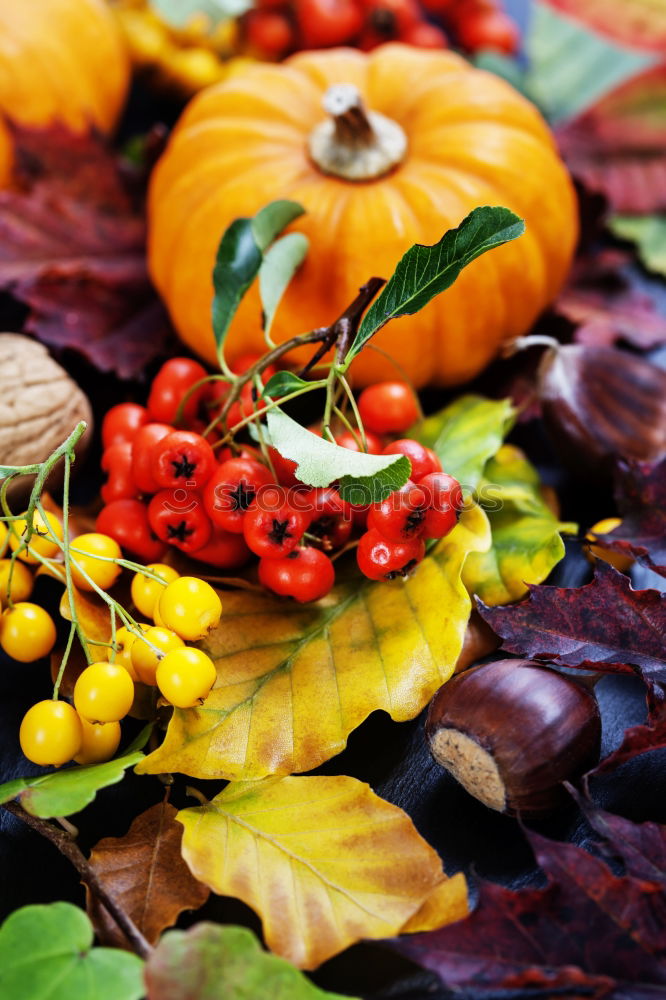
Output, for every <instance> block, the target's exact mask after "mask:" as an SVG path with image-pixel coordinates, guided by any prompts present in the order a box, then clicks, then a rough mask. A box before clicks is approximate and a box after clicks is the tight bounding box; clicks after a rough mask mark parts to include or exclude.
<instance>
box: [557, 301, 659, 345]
mask: <svg viewBox="0 0 666 1000" xmlns="http://www.w3.org/2000/svg"><path fill="white" fill-rule="evenodd" d="M555 309H556V310H557V312H558V313H560V314H561V315H562V316H565V317H566V318H567V319H568V320H570V321H571V322H572V323H575V324H576V326H577V327H578V329H577V330H576V340H577V341H578V343H580V344H589V345H592V346H594V347H600V346H610V345H612V344H614V343H615V342H616V341H617V340H624V341H626V342H627V343H629V344H633V345H634V346H635V347H640V348H642V349H643V350H648V349H649V348H652V347H656V346H657V345H658V344H663V343H666V316H661V315H659V313H658V312H657V311H656V309H655V306H654V303H653V301H652V299H650V298H649V296H647V295H643V294H641V293H640V292H636V291H634V290H631V289H630V290H628V291H626V290H622V291H619V292H618V291H615V292H611V291H609V290H606V289H602V288H584V287H581V288H576V287H569V288H565V290H564V291H563V292H562V294H561V295H560V297H559V298H558V300H557V302H556V303H555Z"/></svg>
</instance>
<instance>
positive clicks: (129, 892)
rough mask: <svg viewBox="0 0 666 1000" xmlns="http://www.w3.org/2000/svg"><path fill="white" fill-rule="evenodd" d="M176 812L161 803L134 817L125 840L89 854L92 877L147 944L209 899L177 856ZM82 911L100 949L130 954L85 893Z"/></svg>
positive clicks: (101, 844) (106, 841) (100, 908)
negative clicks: (103, 888) (133, 924)
mask: <svg viewBox="0 0 666 1000" xmlns="http://www.w3.org/2000/svg"><path fill="white" fill-rule="evenodd" d="M176 813H177V810H176V809H175V808H174V807H173V806H172V805H170V804H169V803H168V802H161V803H159V804H158V805H156V806H153V807H152V808H151V809H148V810H147V811H146V812H144V813H142V814H141V815H140V816H137V818H136V819H135V820H134V822H133V823H132V825H131V827H130V828H129V830H128V831H127V833H126V834H125V836H124V837H106V838H105V839H104V840H100V842H99V843H98V844H97V845H96V846H95V847H94V848H93V850H92V854H91V855H90V864H91V867H92V869H93V871H94V872H95V874H96V875H97V876H98V878H99V879H100V880H101V882H102V884H103V885H104V887H105V888H106V889H108V891H109V892H110V893H111V894H112V895H113V896H114V898H115V899H117V900H118V903H119V904H120V905H121V906H122V908H123V910H125V912H126V913H127V914H128V915H129V916H130V917H131V918H132V920H133V921H134V923H135V924H136V926H137V927H138V928H139V930H140V931H141V932H142V934H143V935H144V937H145V938H146V939H147V940H148V941H149V942H150V943H151V944H156V943H157V941H158V940H159V937H160V934H161V933H162V931H163V930H164V929H165V928H166V927H172V926H173V925H174V924H175V922H176V920H177V919H178V915H179V914H180V913H182V912H183V910H198V909H199V907H200V906H203V904H204V903H205V902H206V900H207V899H208V896H209V895H210V890H209V889H208V887H207V886H205V885H203V884H202V883H201V882H199V881H197V879H195V878H194V876H193V875H192V874H191V873H190V870H189V868H188V867H187V865H186V864H185V862H184V861H183V859H182V857H181V853H180V850H181V841H182V839H183V828H182V826H181V825H180V823H176V822H175V817H176ZM86 906H87V909H88V915H89V917H90V919H91V920H92V923H93V926H94V928H95V933H96V934H97V936H98V938H99V939H100V941H101V943H102V944H106V945H111V946H113V947H116V948H128V949H130V950H131V945H130V944H129V942H128V941H127V939H126V938H125V935H124V934H123V932H122V931H121V930H120V928H119V927H118V926H117V924H116V923H115V921H114V920H113V918H112V917H111V916H110V915H109V913H108V911H107V910H106V909H105V908H104V907H103V906H102V905H101V904H100V903H99V902H98V901H97V900H96V899H95V897H94V896H92V895H91V893H90V892H88V891H87V892H86Z"/></svg>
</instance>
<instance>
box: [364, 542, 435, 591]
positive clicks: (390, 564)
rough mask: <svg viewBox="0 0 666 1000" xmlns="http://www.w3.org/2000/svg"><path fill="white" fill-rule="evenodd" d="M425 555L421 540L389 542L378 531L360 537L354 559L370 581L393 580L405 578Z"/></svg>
mask: <svg viewBox="0 0 666 1000" xmlns="http://www.w3.org/2000/svg"><path fill="white" fill-rule="evenodd" d="M424 555H425V542H424V541H423V539H422V538H412V539H411V540H410V541H408V542H390V541H389V540H388V539H387V538H384V536H383V535H380V534H379V532H378V531H374V530H370V531H366V533H365V534H364V535H361V538H360V541H359V543H358V548H357V550H356V559H357V562H358V567H359V569H360V570H361V572H362V573H363V574H364V575H365V576H367V577H369V578H370V579H371V580H394V579H395V578H396V577H398V576H406V575H407V574H408V573H409V572H411V570H412V569H414V567H415V566H416V564H417V563H419V562H420V561H421V560H422V559H423V557H424Z"/></svg>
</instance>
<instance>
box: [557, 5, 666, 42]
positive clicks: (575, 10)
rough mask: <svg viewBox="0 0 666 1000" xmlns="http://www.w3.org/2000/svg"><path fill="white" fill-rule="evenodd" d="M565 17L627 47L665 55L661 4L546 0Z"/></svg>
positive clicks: (664, 13) (665, 25) (665, 27)
mask: <svg viewBox="0 0 666 1000" xmlns="http://www.w3.org/2000/svg"><path fill="white" fill-rule="evenodd" d="M547 2H548V3H550V5H551V6H552V7H556V8H557V9H558V10H561V11H562V13H563V14H566V15H568V16H569V17H573V18H575V19H576V20H578V21H583V23H584V24H588V25H589V26H590V27H591V28H594V30H595V31H598V32H599V33H600V34H602V35H606V36H607V37H609V38H613V39H615V41H618V42H623V43H624V44H625V45H629V46H632V47H636V48H640V49H654V50H655V51H656V52H663V51H664V49H665V48H666V6H664V4H663V3H662V2H661V0H547Z"/></svg>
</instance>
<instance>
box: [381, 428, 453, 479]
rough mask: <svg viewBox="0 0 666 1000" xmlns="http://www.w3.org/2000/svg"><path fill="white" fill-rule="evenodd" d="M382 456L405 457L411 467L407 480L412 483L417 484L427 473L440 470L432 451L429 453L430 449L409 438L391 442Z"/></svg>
mask: <svg viewBox="0 0 666 1000" xmlns="http://www.w3.org/2000/svg"><path fill="white" fill-rule="evenodd" d="M383 454H384V455H406V456H407V458H408V459H409V462H410V465H411V467H412V471H411V473H410V475H409V478H410V479H411V480H412V482H414V483H418V482H419V480H420V479H423V477H424V476H427V475H428V473H430V472H437V471H438V470H439V469H441V465H440V464H439V460H438V459H437V456H436V455H435V453H434V451H431V450H430V448H425V447H424V446H423V445H422V444H420V443H419V442H418V441H413V440H412V439H411V438H400V439H399V440H398V441H392V442H391V444H387V445H386V447H385V448H384V452H383ZM433 458H434V459H435V461H433Z"/></svg>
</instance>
